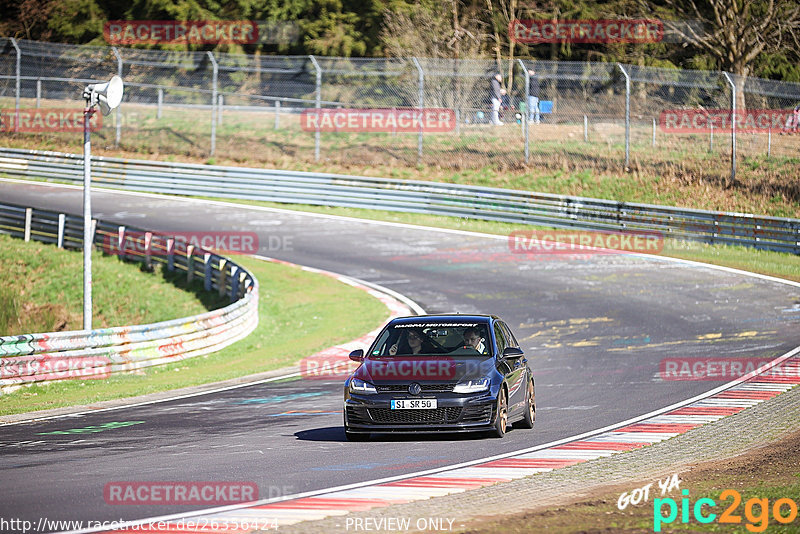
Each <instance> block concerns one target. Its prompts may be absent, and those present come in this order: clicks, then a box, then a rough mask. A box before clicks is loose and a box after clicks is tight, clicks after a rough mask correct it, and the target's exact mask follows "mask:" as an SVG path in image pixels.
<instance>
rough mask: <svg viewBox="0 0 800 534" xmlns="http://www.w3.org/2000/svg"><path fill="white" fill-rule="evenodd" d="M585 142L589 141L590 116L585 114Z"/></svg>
mask: <svg viewBox="0 0 800 534" xmlns="http://www.w3.org/2000/svg"><path fill="white" fill-rule="evenodd" d="M583 142H584V143H588V142H589V117H587V116H586V115H584V116H583Z"/></svg>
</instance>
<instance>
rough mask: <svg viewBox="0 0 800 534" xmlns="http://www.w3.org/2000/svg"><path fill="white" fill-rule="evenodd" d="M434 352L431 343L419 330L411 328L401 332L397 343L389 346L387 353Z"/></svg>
mask: <svg viewBox="0 0 800 534" xmlns="http://www.w3.org/2000/svg"><path fill="white" fill-rule="evenodd" d="M432 352H435V349H434V347H433V344H432V343H431V342H430V341H428V339H427V336H425V334H423V333H422V332H421V331H420V330H417V329H412V330H409V331H408V332H402V333H401V334H400V339H398V340H397V343H395V344H394V345H392V346H391V347H389V355H390V356H394V355H395V354H430V353H432Z"/></svg>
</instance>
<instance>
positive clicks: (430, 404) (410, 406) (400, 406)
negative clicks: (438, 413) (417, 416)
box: [392, 399, 436, 410]
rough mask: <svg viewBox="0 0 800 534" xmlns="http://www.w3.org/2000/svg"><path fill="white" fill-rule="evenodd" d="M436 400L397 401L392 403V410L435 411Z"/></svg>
mask: <svg viewBox="0 0 800 534" xmlns="http://www.w3.org/2000/svg"><path fill="white" fill-rule="evenodd" d="M435 409H436V399H397V400H393V401H392V410H435Z"/></svg>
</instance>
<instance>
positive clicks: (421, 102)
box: [411, 57, 425, 163]
mask: <svg viewBox="0 0 800 534" xmlns="http://www.w3.org/2000/svg"><path fill="white" fill-rule="evenodd" d="M411 60H412V61H413V62H414V66H415V67H417V73H418V74H419V97H418V98H419V111H420V113H422V108H423V106H424V105H425V72H424V71H423V70H422V65H420V64H419V61H418V60H417V58H415V57H412V58H411ZM423 135H424V132H423V128H422V120H420V122H419V133H418V134H417V163H422V139H423Z"/></svg>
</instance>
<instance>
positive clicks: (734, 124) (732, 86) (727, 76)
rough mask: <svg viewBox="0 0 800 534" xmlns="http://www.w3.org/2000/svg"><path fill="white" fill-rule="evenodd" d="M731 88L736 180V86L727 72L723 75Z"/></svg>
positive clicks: (733, 158)
mask: <svg viewBox="0 0 800 534" xmlns="http://www.w3.org/2000/svg"><path fill="white" fill-rule="evenodd" d="M722 74H723V76H725V79H726V80H728V83H729V84H730V86H731V180H735V179H736V84H735V83H733V80H732V79H731V77H730V75H728V73H727V72H723V73H722Z"/></svg>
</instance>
